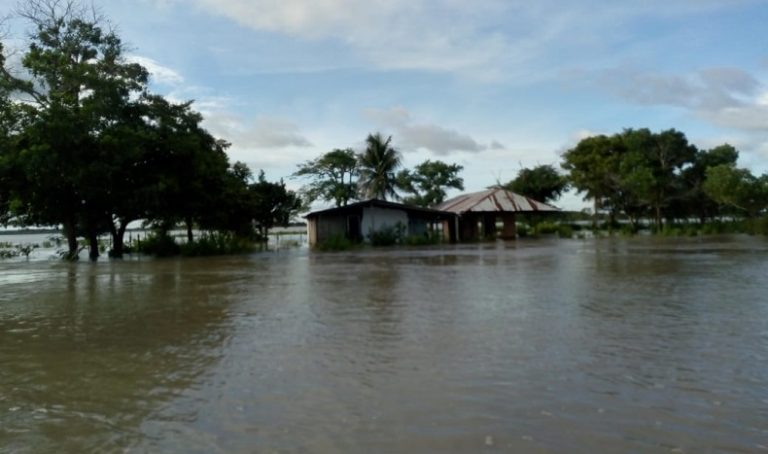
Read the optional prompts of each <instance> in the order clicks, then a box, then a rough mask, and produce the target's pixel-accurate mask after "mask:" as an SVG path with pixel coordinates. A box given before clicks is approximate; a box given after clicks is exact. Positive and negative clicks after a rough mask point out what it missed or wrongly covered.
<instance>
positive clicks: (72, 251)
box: [64, 219, 79, 262]
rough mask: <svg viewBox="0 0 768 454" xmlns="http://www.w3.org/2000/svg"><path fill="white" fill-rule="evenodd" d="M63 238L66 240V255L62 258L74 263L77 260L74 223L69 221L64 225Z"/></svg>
mask: <svg viewBox="0 0 768 454" xmlns="http://www.w3.org/2000/svg"><path fill="white" fill-rule="evenodd" d="M64 236H65V237H66V238H67V255H65V256H64V259H65V260H69V261H70V262H74V261H76V260H77V258H78V257H77V255H78V252H79V250H78V244H77V230H76V227H75V221H74V220H71V219H70V220H69V221H67V222H65V223H64Z"/></svg>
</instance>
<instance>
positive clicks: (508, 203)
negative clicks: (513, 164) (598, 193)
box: [434, 188, 560, 214]
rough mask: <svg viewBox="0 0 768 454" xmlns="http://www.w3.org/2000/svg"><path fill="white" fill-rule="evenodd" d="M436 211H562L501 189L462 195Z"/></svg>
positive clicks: (437, 207) (457, 212) (448, 201)
mask: <svg viewBox="0 0 768 454" xmlns="http://www.w3.org/2000/svg"><path fill="white" fill-rule="evenodd" d="M434 208H435V209H436V210H443V211H450V212H452V213H456V214H462V213H468V212H474V213H478V212H484V213H488V212H496V213H502V212H513V213H526V212H547V211H549V212H553V211H560V209H559V208H557V207H554V206H552V205H548V204H546V203H544V202H539V201H536V200H533V199H531V198H530V197H525V196H522V195H520V194H516V193H514V192H512V191H508V190H506V189H501V188H492V189H486V190H485V191H480V192H473V193H470V194H462V195H460V196H458V197H454V198H452V199H450V200H446V201H445V202H443V203H441V204H439V205H436V206H435V207H434Z"/></svg>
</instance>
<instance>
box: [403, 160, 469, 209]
mask: <svg viewBox="0 0 768 454" xmlns="http://www.w3.org/2000/svg"><path fill="white" fill-rule="evenodd" d="M462 169H463V167H462V166H460V165H457V164H446V163H444V162H442V161H430V160H427V161H424V162H422V163H421V164H419V165H417V166H416V167H415V168H414V169H413V170H408V169H405V170H401V171H400V172H398V174H397V187H398V188H399V189H401V190H402V191H403V192H405V193H406V194H409V195H408V196H406V197H405V198H404V199H403V201H404V202H405V203H410V204H413V205H419V206H423V207H429V206H433V205H437V204H440V203H442V202H443V201H444V200H445V196H446V189H451V188H452V189H458V190H460V191H461V190H464V179H463V178H461V177H459V172H461V171H462Z"/></svg>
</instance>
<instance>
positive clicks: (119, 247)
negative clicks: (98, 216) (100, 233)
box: [109, 220, 128, 259]
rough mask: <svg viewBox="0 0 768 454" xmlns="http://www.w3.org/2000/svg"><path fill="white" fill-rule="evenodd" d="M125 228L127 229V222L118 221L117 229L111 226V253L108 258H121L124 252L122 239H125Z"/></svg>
mask: <svg viewBox="0 0 768 454" xmlns="http://www.w3.org/2000/svg"><path fill="white" fill-rule="evenodd" d="M126 228H128V221H122V220H121V221H118V226H117V228H115V226H114V224H112V228H111V230H112V232H111V233H112V251H111V252H110V254H109V255H110V257H112V258H116V259H121V258H123V254H124V251H125V247H124V241H123V238H125V229H126Z"/></svg>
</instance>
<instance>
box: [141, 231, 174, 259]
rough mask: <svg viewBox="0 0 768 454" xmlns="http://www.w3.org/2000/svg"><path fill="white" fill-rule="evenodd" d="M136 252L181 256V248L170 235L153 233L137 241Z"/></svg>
mask: <svg viewBox="0 0 768 454" xmlns="http://www.w3.org/2000/svg"><path fill="white" fill-rule="evenodd" d="M136 250H137V251H138V252H140V253H142V254H148V255H156V256H158V257H170V256H173V255H179V253H180V252H181V248H180V247H179V245H178V244H176V240H174V239H173V238H172V237H171V236H170V235H168V233H153V234H150V235H147V237H146V238H144V239H143V240H137V241H136Z"/></svg>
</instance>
